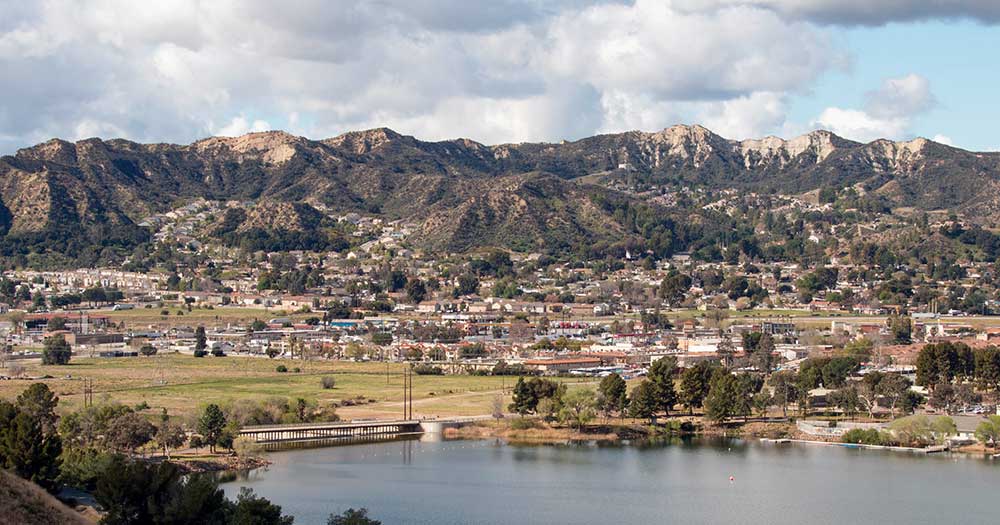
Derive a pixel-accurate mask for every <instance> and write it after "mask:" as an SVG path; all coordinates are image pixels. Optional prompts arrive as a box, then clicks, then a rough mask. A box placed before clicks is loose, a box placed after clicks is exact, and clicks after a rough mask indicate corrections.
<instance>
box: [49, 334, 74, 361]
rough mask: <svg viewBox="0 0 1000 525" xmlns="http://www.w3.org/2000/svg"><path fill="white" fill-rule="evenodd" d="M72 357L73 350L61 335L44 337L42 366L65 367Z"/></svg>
mask: <svg viewBox="0 0 1000 525" xmlns="http://www.w3.org/2000/svg"><path fill="white" fill-rule="evenodd" d="M72 356H73V349H72V348H71V347H70V345H69V343H67V342H66V338H65V337H63V336H62V334H58V335H53V336H51V337H46V338H45V341H44V343H43V347H42V364H43V365H66V364H69V360H70V358H71V357H72Z"/></svg>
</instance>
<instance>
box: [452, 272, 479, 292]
mask: <svg viewBox="0 0 1000 525" xmlns="http://www.w3.org/2000/svg"><path fill="white" fill-rule="evenodd" d="M477 293H479V278H478V277H476V276H475V275H472V274H463V275H460V276H459V277H458V284H457V286H456V287H455V295H456V296H462V295H473V294H477Z"/></svg>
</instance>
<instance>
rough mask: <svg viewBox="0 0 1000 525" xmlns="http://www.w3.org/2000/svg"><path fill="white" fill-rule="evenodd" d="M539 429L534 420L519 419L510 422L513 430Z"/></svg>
mask: <svg viewBox="0 0 1000 525" xmlns="http://www.w3.org/2000/svg"><path fill="white" fill-rule="evenodd" d="M537 427H538V423H537V422H536V421H535V420H534V419H526V418H523V417H519V418H514V419H511V420H510V428H511V429H513V430H528V429H532V428H537Z"/></svg>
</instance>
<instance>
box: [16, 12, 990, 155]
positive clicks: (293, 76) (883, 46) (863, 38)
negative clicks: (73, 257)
mask: <svg viewBox="0 0 1000 525" xmlns="http://www.w3.org/2000/svg"><path fill="white" fill-rule="evenodd" d="M0 12H2V13H4V17H3V18H0V71H3V81H4V84H3V85H4V88H3V89H2V90H0V154H2V153H11V152H13V151H14V150H16V149H17V148H20V147H24V146H28V145H31V144H35V143H38V142H42V141H45V140H48V139H50V138H52V137H60V138H64V139H69V140H79V139H83V138H88V137H95V136H96V137H102V138H118V137H120V138H127V139H131V140H136V141H141V142H176V143H188V142H192V141H194V140H197V139H200V138H204V137H207V136H210V135H239V134H243V133H247V132H251V131H264V130H271V129H284V130H287V131H289V132H291V133H295V134H299V135H304V136H307V137H310V138H325V137H330V136H335V135H338V134H340V133H343V132H346V131H351V130H357V129H367V128H372V127H379V126H387V127H390V128H393V129H396V130H397V131H400V132H402V133H407V134H412V135H415V136H417V137H419V138H423V139H429V140H438V139H448V138H455V137H467V138H472V139H474V140H478V141H480V142H484V143H489V144H495V143H501V142H520V141H558V140H562V139H576V138H581V137H585V136H589V135H593V134H596V133H610V132H619V131H626V130H633V129H639V130H644V131H657V130H660V129H663V128H665V127H668V126H671V125H673V124H678V123H685V124H702V125H704V126H706V127H708V128H710V129H712V130H713V131H716V132H717V133H719V134H721V135H723V136H725V137H728V138H733V139H744V138H752V137H760V136H763V135H778V136H782V137H792V136H795V135H798V134H801V133H805V132H807V131H810V130H812V129H816V128H826V129H830V130H831V131H833V132H835V133H837V134H839V135H842V136H844V137H846V138H850V139H853V140H858V141H870V140H874V139H876V138H889V139H893V140H908V139H911V138H913V137H916V136H925V137H927V138H932V139H934V138H937V139H938V140H941V141H945V142H949V143H953V144H955V145H957V146H960V147H964V148H968V149H978V150H998V149H1000V134H998V132H997V131H995V126H994V124H993V123H994V122H996V121H997V120H998V117H1000V105H998V104H997V102H996V100H995V95H994V91H995V86H997V85H998V82H997V81H998V80H1000V67H998V64H997V59H996V58H995V56H994V54H995V50H996V49H1000V28H998V25H997V24H1000V2H997V1H996V0H934V1H933V2H930V1H927V2H924V1H913V0H877V1H873V0H547V1H543V0H492V1H490V2H485V1H483V2H477V1H473V0H367V1H361V2H357V1H352V0H289V1H288V2H284V3H282V5H281V7H280V8H279V7H277V4H275V3H274V2H272V1H270V0H242V1H239V2H237V1H229V0H217V1H211V2H205V1H202V0H171V1H167V2H155V3H153V2H134V1H130V0H92V1H89V2H77V1H73V0H40V1H38V2H21V1H19V0H0Z"/></svg>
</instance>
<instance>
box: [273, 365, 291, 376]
mask: <svg viewBox="0 0 1000 525" xmlns="http://www.w3.org/2000/svg"><path fill="white" fill-rule="evenodd" d="M274 370H275V371H276V372H280V373H282V374H284V373H285V372H287V371H288V367H287V366H285V365H278V366H277V368H275V369H274Z"/></svg>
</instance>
